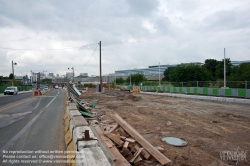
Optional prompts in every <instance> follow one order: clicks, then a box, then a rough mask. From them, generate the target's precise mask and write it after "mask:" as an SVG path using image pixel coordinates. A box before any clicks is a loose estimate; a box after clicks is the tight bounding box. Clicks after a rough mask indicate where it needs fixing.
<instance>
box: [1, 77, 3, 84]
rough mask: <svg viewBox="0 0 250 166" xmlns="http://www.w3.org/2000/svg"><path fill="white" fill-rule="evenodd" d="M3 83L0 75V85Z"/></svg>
mask: <svg viewBox="0 0 250 166" xmlns="http://www.w3.org/2000/svg"><path fill="white" fill-rule="evenodd" d="M2 84H3V76H0V85H2Z"/></svg>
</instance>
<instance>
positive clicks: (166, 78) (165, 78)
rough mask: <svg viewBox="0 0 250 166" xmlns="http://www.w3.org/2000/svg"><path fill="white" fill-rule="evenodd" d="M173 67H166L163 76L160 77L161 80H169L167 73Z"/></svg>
mask: <svg viewBox="0 0 250 166" xmlns="http://www.w3.org/2000/svg"><path fill="white" fill-rule="evenodd" d="M173 69H174V67H168V68H167V69H166V70H165V71H164V73H163V74H164V78H162V80H163V81H169V75H170V73H171V71H172V70H173Z"/></svg>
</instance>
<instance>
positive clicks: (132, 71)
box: [111, 65, 176, 76]
mask: <svg viewBox="0 0 250 166" xmlns="http://www.w3.org/2000/svg"><path fill="white" fill-rule="evenodd" d="M174 66H176V65H155V66H149V67H148V68H139V69H137V68H134V69H126V70H117V71H115V74H111V75H117V76H127V75H130V74H136V73H141V74H144V75H153V74H159V72H160V74H163V73H164V71H165V70H166V69H167V68H169V67H174Z"/></svg>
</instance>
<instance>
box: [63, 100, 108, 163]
mask: <svg viewBox="0 0 250 166" xmlns="http://www.w3.org/2000/svg"><path fill="white" fill-rule="evenodd" d="M64 120H65V144H66V147H67V151H72V152H75V153H69V154H68V153H67V164H68V165H69V166H72V165H77V166H78V165H79V166H80V165H81V166H82V165H84V166H98V165H102V166H111V165H113V164H112V162H111V161H110V160H109V159H108V158H107V157H106V156H105V153H104V152H103V150H102V148H101V147H100V143H99V141H98V139H97V137H96V136H95V135H94V133H93V131H92V130H91V128H90V127H89V124H88V122H87V121H86V119H85V118H84V117H83V116H82V115H81V113H80V112H79V111H78V110H77V108H76V106H75V104H74V103H70V102H67V107H66V111H65V114H64Z"/></svg>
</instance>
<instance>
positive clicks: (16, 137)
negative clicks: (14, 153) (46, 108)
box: [0, 112, 42, 156]
mask: <svg viewBox="0 0 250 166" xmlns="http://www.w3.org/2000/svg"><path fill="white" fill-rule="evenodd" d="M41 113H42V112H40V113H39V114H37V115H36V116H35V117H34V118H33V119H32V120H31V121H30V122H29V123H28V124H27V125H26V126H25V127H24V128H23V129H22V130H21V131H19V132H18V133H17V134H16V135H15V136H14V137H13V138H12V139H11V140H10V141H9V142H8V143H7V144H5V145H4V146H3V147H2V148H1V149H0V155H1V156H2V152H3V150H8V149H9V148H10V147H12V146H13V145H14V144H15V142H16V141H17V140H18V139H19V138H20V137H21V136H22V135H23V133H24V132H25V131H26V130H28V129H29V128H30V127H31V125H32V124H33V123H34V122H35V121H36V120H37V118H38V117H39V116H40V114H41Z"/></svg>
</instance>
